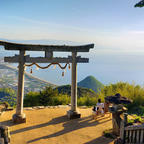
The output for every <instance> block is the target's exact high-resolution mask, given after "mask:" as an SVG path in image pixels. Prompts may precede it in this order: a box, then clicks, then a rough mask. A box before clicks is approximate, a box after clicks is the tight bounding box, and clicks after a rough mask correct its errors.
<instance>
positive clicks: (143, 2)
mask: <svg viewBox="0 0 144 144" xmlns="http://www.w3.org/2000/svg"><path fill="white" fill-rule="evenodd" d="M143 6H144V0H141V1H140V2H138V3H137V4H135V7H143Z"/></svg>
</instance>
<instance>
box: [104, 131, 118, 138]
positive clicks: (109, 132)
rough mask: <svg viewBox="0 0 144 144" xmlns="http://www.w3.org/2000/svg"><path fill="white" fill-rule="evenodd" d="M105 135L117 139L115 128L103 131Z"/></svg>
mask: <svg viewBox="0 0 144 144" xmlns="http://www.w3.org/2000/svg"><path fill="white" fill-rule="evenodd" d="M103 135H104V136H105V137H106V138H111V139H115V138H116V136H115V135H114V134H113V129H107V130H105V131H104V132H103Z"/></svg>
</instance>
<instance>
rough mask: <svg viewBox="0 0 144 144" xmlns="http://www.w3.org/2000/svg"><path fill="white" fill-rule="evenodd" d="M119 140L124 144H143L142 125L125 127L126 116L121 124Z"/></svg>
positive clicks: (143, 128)
mask: <svg viewBox="0 0 144 144" xmlns="http://www.w3.org/2000/svg"><path fill="white" fill-rule="evenodd" d="M120 138H121V140H122V141H123V143H124V144H144V125H143V124H142V125H131V126H127V115H126V114H124V120H123V121H122V122H121V128H120Z"/></svg>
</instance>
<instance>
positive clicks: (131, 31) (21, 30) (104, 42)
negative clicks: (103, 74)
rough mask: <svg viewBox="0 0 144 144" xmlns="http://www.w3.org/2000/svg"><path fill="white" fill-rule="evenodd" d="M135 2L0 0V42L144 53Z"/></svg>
mask: <svg viewBox="0 0 144 144" xmlns="http://www.w3.org/2000/svg"><path fill="white" fill-rule="evenodd" d="M138 1H139V0H119V1H118V0H5V1H4V0H0V39H1V38H6V39H21V40H34V39H54V40H65V41H66V40H68V41H74V42H81V43H95V47H96V49H95V50H94V51H93V52H97V51H104V52H113V51H116V52H142V51H144V48H143V45H144V40H143V37H144V19H143V15H144V8H134V5H135V3H137V2H138Z"/></svg>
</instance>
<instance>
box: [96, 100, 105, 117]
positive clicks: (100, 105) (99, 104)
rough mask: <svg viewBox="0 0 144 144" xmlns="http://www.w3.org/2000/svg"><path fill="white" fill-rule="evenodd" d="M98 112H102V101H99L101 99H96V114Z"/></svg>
mask: <svg viewBox="0 0 144 144" xmlns="http://www.w3.org/2000/svg"><path fill="white" fill-rule="evenodd" d="M99 113H101V114H104V103H102V102H101V99H98V103H97V115H98V114H99Z"/></svg>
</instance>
